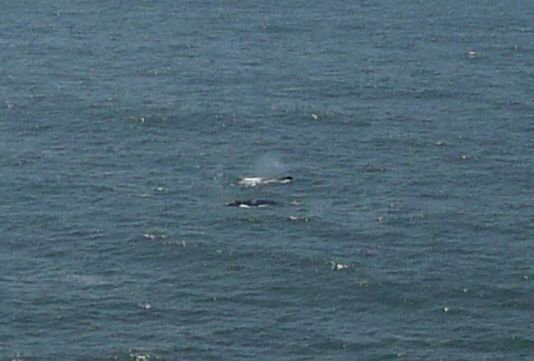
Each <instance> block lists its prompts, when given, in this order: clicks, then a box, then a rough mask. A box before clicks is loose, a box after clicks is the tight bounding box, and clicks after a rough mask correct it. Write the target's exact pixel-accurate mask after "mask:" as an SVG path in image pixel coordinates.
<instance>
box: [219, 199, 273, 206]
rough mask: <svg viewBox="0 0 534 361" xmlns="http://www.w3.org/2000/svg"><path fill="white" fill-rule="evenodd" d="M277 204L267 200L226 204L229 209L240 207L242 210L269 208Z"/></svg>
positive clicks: (239, 201)
mask: <svg viewBox="0 0 534 361" xmlns="http://www.w3.org/2000/svg"><path fill="white" fill-rule="evenodd" d="M275 204H277V203H276V202H275V201H270V200H266V199H251V200H237V201H233V202H230V203H228V204H226V206H227V207H240V208H250V207H260V208H261V207H267V206H273V205H275Z"/></svg>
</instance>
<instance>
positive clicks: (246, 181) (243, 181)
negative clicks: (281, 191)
mask: <svg viewBox="0 0 534 361" xmlns="http://www.w3.org/2000/svg"><path fill="white" fill-rule="evenodd" d="M291 182H293V177H291V176H285V177H280V178H265V177H242V178H239V181H238V182H237V184H239V185H240V186H243V187H258V186H261V185H267V184H287V183H291Z"/></svg>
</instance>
